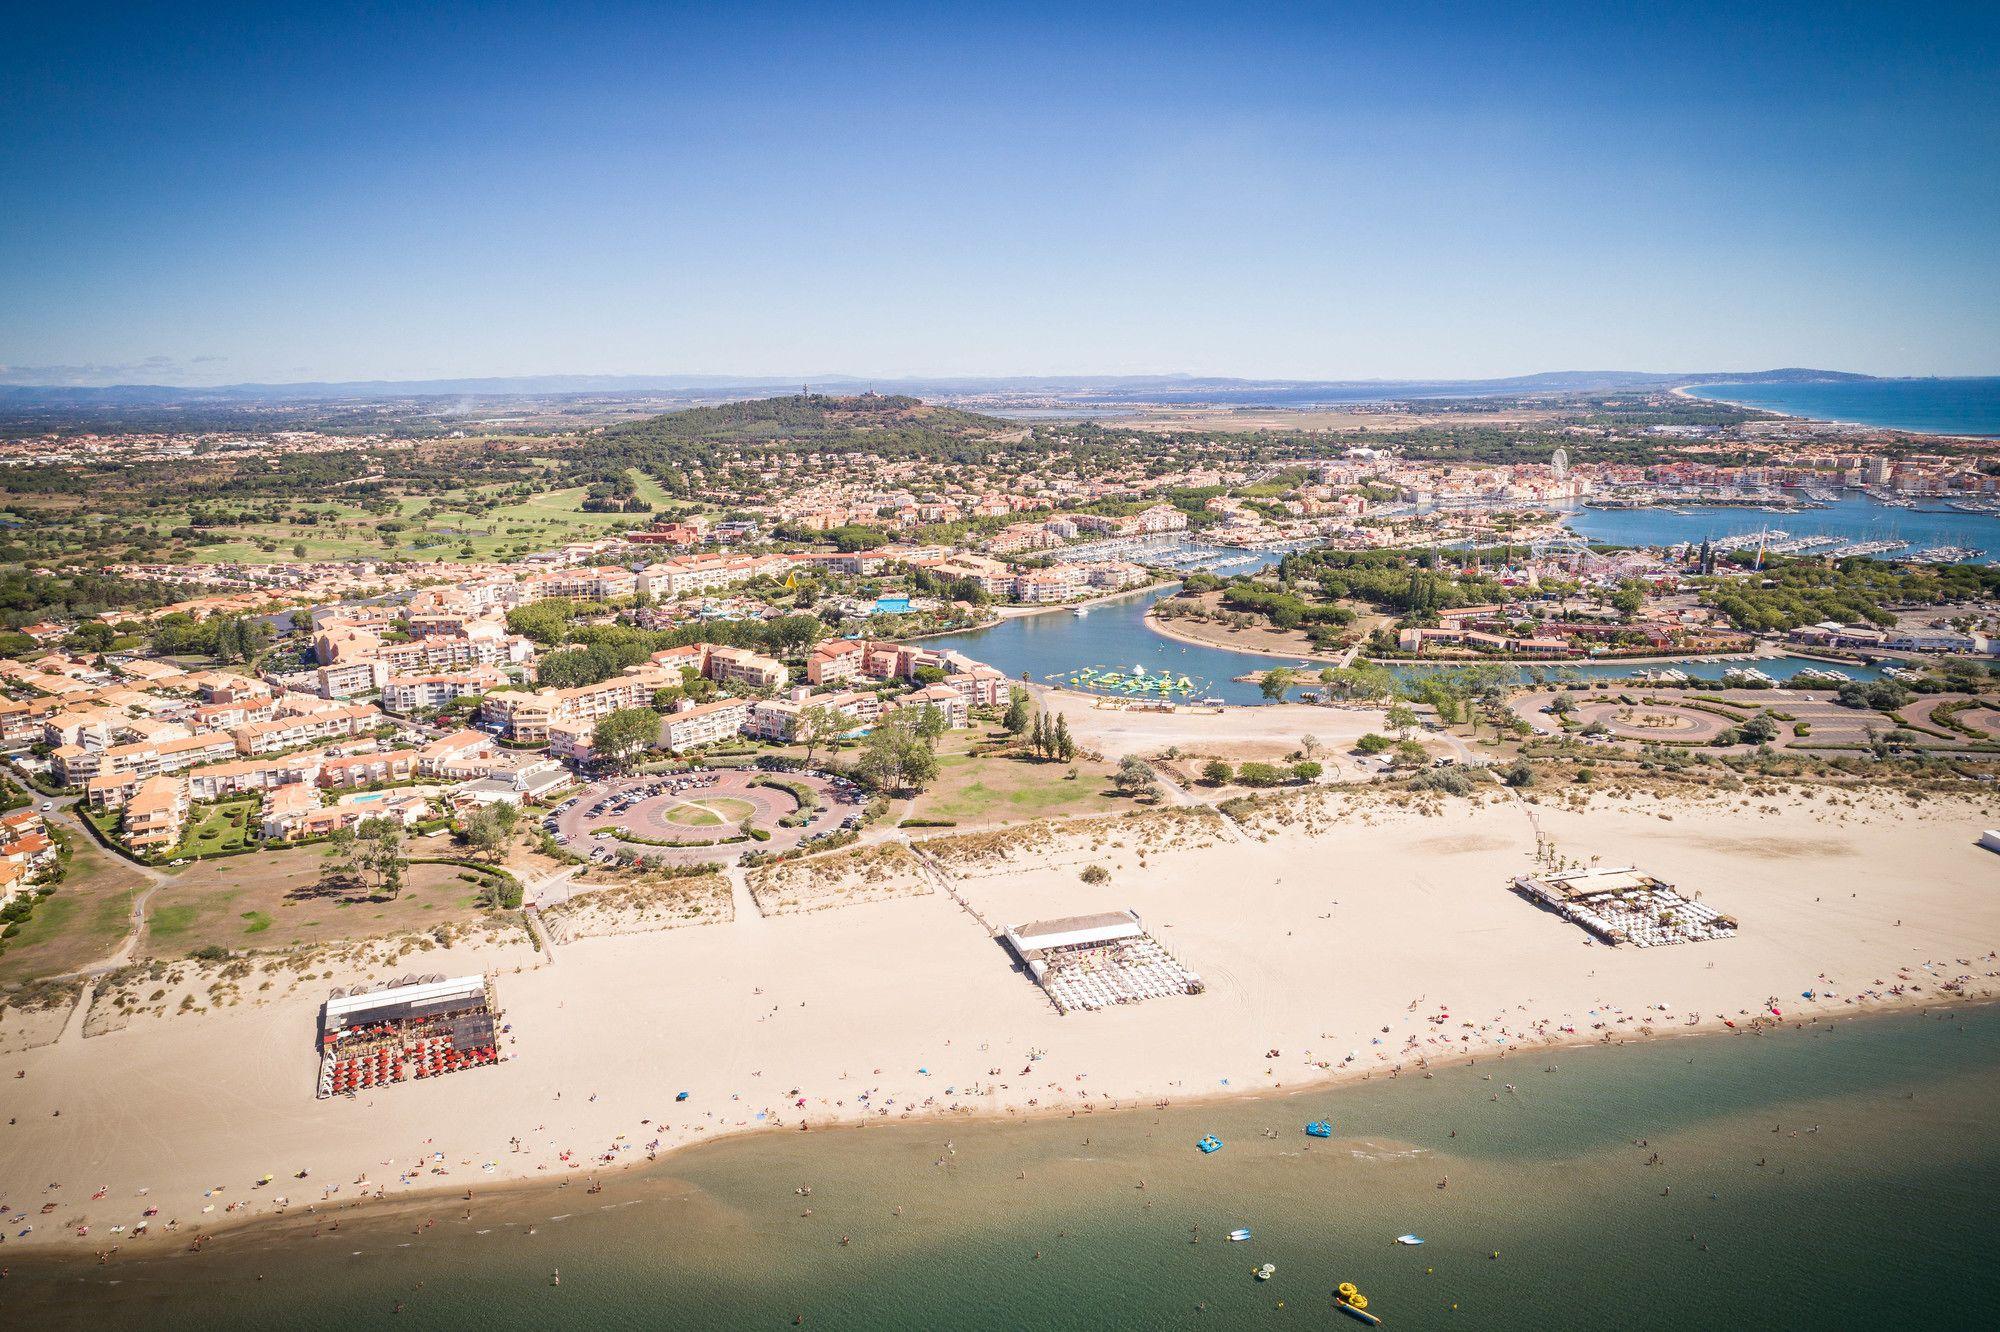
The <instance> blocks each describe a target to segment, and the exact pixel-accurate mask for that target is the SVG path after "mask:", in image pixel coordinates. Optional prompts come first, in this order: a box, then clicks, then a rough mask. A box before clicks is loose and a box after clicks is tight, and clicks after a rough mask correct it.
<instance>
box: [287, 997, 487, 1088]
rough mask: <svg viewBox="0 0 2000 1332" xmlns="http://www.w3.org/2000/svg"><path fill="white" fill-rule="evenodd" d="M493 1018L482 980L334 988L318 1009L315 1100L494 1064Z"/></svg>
mask: <svg viewBox="0 0 2000 1332" xmlns="http://www.w3.org/2000/svg"><path fill="white" fill-rule="evenodd" d="M499 1016H500V1008H499V1004H498V1002H497V1001H496V999H495V996H494V993H493V982H492V981H491V980H490V979H489V978H487V977H485V976H458V977H454V978H450V979H447V978H446V977H443V976H424V977H416V976H409V977H405V978H404V979H403V980H401V981H399V982H397V983H395V984H391V985H385V986H382V987H380V988H376V989H357V990H356V991H354V992H353V993H348V992H346V991H343V990H335V991H334V992H333V994H332V995H331V996H330V997H329V998H328V999H327V1001H326V1003H325V1005H324V1006H322V1007H321V1009H320V1026H319V1053H320V1068H319V1090H318V1094H319V1095H320V1096H322V1097H326V1096H352V1095H354V1094H355V1093H356V1092H361V1091H367V1090H370V1089H372V1088H375V1087H377V1086H384V1085H387V1084H389V1083H393V1082H404V1081H407V1080H409V1079H413V1078H433V1077H442V1076H443V1075H444V1074H446V1073H456V1072H459V1071H460V1070H462V1069H467V1068H478V1067H481V1066H483V1065H486V1064H494V1063H498V1062H499V1061H500V1053H499V1048H498V1039H497V1029H496V1024H497V1023H498V1021H499Z"/></svg>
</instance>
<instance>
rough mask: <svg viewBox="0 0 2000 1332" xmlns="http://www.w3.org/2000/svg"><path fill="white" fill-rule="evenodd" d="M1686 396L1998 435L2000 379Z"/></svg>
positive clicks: (1730, 388)
mask: <svg viewBox="0 0 2000 1332" xmlns="http://www.w3.org/2000/svg"><path fill="white" fill-rule="evenodd" d="M1688 392H1689V393H1691V394H1693V395H1695V396H1696V397H1700V398H1711V399H1718V400H1722V401H1726V402H1740V403H1743V404H1744V405H1746V406H1749V407H1762V408H1765V409H1766V410H1769V411H1774V412H1783V413H1785V414H1786V415H1788V416H1810V417H1814V418H1816V419H1818V420H1822V421H1852V422H1855V423H1856V424H1859V425H1872V426H1883V427H1886V428H1889V429H1893V430H1914V431H1920V432H1922V433H1925V434H1933V435H2000V376H1987V377H1983V378H1973V379H1873V380H1860V381H1857V382H1854V383H1837V384H1732V383H1715V384H1699V385H1696V386H1695V387H1693V388H1690V389H1689V390H1688Z"/></svg>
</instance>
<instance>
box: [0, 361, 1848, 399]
mask: <svg viewBox="0 0 2000 1332" xmlns="http://www.w3.org/2000/svg"><path fill="white" fill-rule="evenodd" d="M1872 378H1874V376H1872V375H1858V374H1852V373H1849V372H1847V371H1841V370H1811V369H1800V368H1788V369H1782V370H1713V371H1700V372H1684V373H1676V374H1668V373H1660V372H1655V371H1645V370H1554V371H1547V372H1544V373H1541V374H1533V375H1515V376H1512V377H1509V378H1504V379H1241V378H1230V377H1226V376H1213V375H1018V376H993V377H981V376H970V375H968V376H938V377H932V378H908V379H875V380H864V379H860V378H856V377H854V376H850V375H817V376H808V377H807V378H806V379H805V380H804V381H803V382H805V383H808V384H820V385H824V386H827V387H833V388H841V389H849V388H862V387H868V388H872V389H877V390H880V392H879V393H877V394H874V395H872V396H873V397H874V398H877V399H880V400H882V401H890V400H894V399H900V398H932V399H935V398H978V397H1030V396H1044V397H1047V398H1050V399H1055V400H1060V401H1063V402H1073V403H1076V404H1079V405H1088V404H1104V405H1119V404H1127V403H1140V402H1159V403H1171V404H1176V405H1185V404H1192V403H1204V402H1206V403H1217V404H1245V403H1291V404H1313V403H1341V402H1394V401H1403V400H1410V399H1419V398H1480V397H1493V396H1499V395H1505V394H1518V393H1616V392H1623V391H1628V390H1634V389H1652V388H1668V387H1673V386H1675V385H1680V384H1701V383H1715V382H1722V381H1727V382H1729V383H1739V384H1746V383H1747V384H1755V383H1800V382H1821V381H1824V382H1831V381H1846V380H1862V379H1872ZM800 382H802V381H801V380H800V379H798V378H776V377H772V376H754V375H742V376H727V375H535V376H521V377H514V378H493V379H413V380H358V381H353V382H347V383H300V384H224V385H217V386H215V387H212V388H182V387H173V386H166V385H157V384H118V385H106V386H76V385H60V384H59V385H44V384H0V405H5V406H12V407H38V408H63V407H86V408H87V407H95V408H109V407H138V406H188V405H197V404H236V405H242V404H275V403H291V404H295V403H314V402H371V403H372V402H413V401H423V400H429V399H474V400H483V401H488V402H493V401H503V400H508V399H519V398H539V399H551V398H598V399H615V398H620V397H636V396H641V395H671V396H677V397H681V398H685V399H692V400H696V401H702V402H715V401H720V400H726V399H763V400H768V401H772V402H785V401H789V400H791V399H786V398H771V399H767V398H766V395H768V394H770V393H771V392H772V390H774V389H777V388H780V387H783V386H785V385H790V384H798V383H800ZM824 396H827V395H822V394H797V395H793V397H794V398H799V399H807V398H820V397H824ZM860 396H862V397H869V396H871V395H860ZM832 400H834V401H842V402H846V401H852V399H847V398H839V399H832Z"/></svg>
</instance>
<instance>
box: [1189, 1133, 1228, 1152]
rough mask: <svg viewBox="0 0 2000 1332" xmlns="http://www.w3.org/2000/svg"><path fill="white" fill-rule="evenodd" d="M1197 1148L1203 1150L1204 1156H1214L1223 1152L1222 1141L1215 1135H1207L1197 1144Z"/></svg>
mask: <svg viewBox="0 0 2000 1332" xmlns="http://www.w3.org/2000/svg"><path fill="white" fill-rule="evenodd" d="M1195 1146H1196V1147H1199V1148H1200V1149H1201V1152H1202V1154H1203V1155H1204V1156H1207V1155H1212V1154H1213V1153H1215V1152H1219V1151H1221V1150H1222V1139H1220V1138H1218V1137H1216V1136H1215V1135H1214V1134H1213V1133H1210V1134H1206V1135H1204V1136H1203V1137H1202V1139H1201V1140H1200V1141H1199V1142H1197V1143H1195Z"/></svg>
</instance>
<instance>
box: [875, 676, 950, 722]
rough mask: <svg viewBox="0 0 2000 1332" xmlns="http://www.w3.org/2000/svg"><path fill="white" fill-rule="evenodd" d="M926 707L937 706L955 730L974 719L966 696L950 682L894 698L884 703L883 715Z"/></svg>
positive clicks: (940, 714)
mask: <svg viewBox="0 0 2000 1332" xmlns="http://www.w3.org/2000/svg"><path fill="white" fill-rule="evenodd" d="M925 708H935V709H936V710H937V714H938V716H940V717H942V718H944V724H945V725H946V726H948V727H950V728H952V729H953V730H956V729H958V728H959V727H962V726H965V725H967V724H968V723H969V722H970V721H971V720H972V717H971V714H970V709H969V708H967V706H966V702H965V696H964V695H962V694H960V693H959V692H958V691H957V690H956V689H953V688H952V687H951V686H950V685H948V684H934V685H925V686H924V687H923V688H921V689H912V690H911V691H910V692H909V693H907V694H904V695H903V696H902V697H900V698H892V699H890V700H889V701H888V702H887V703H885V704H883V705H882V715H883V716H885V717H888V716H893V715H895V714H897V713H901V712H908V711H911V710H914V711H916V712H918V713H921V712H922V711H923V710H924V709H925Z"/></svg>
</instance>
